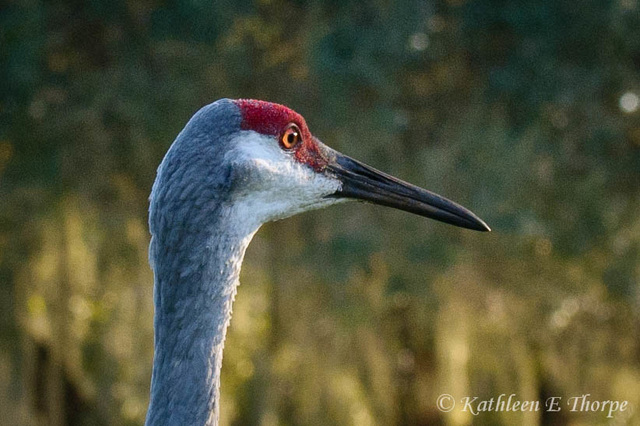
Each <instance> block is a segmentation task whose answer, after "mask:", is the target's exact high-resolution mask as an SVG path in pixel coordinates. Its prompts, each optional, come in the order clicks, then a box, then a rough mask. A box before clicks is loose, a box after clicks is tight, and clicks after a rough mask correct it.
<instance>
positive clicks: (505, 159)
mask: <svg viewBox="0 0 640 426" xmlns="http://www.w3.org/2000/svg"><path fill="white" fill-rule="evenodd" d="M639 7H640V5H638V3H637V1H636V0H620V1H607V2H600V1H595V0H587V1H585V2H582V3H580V5H577V4H576V3H575V2H570V1H565V0H563V1H551V0H544V1H536V2H533V1H525V0H516V1H511V2H506V3H505V2H492V1H489V0H475V1H472V0H467V1H465V0H456V1H433V2H423V1H400V2H392V3H389V2H379V1H370V2H351V1H347V2H335V1H281V0H270V1H256V2H253V3H251V2H232V1H225V2H215V4H209V3H206V2H164V3H163V2H153V1H144V2H133V1H121V0H119V1H115V2H110V3H101V2H81V1H53V2H45V3H39V2H30V1H24V0H17V1H13V2H10V3H8V4H6V5H4V6H2V7H1V8H0V79H1V81H2V84H1V85H0V195H1V196H2V199H3V202H2V203H0V218H1V220H0V277H1V279H0V287H1V288H0V294H2V297H1V298H0V324H1V327H0V359H1V362H0V412H1V413H3V423H4V422H6V423H7V424H12V425H13V424H15V425H33V424H50V425H63V424H65V425H66V424H70V425H88V424H98V425H100V424H127V425H128V424H130V425H137V424H142V423H143V421H144V415H145V412H146V404H147V398H148V386H149V380H150V374H151V359H152V341H153V337H152V336H153V330H152V312H153V306H152V275H151V272H150V270H149V267H148V265H147V260H146V258H147V244H148V233H147V230H146V229H147V228H146V210H147V197H148V193H149V191H150V187H151V183H152V182H153V178H154V174H155V168H156V167H157V164H159V162H160V160H161V158H162V156H163V155H164V152H165V151H166V149H167V148H168V146H169V144H170V143H171V141H172V140H173V138H174V137H175V135H176V134H177V133H178V132H179V131H180V129H181V128H182V126H183V125H184V123H185V122H186V121H187V120H188V118H189V117H190V116H191V114H192V113H193V112H195V111H196V110H197V109H198V108H199V107H200V106H202V105H204V104H206V103H209V102H211V101H213V100H215V99H218V98H220V97H249V98H260V99H266V100H270V101H274V102H281V103H285V104H288V105H289V106H291V107H293V108H294V109H296V110H297V111H299V112H300V113H302V114H303V115H304V116H305V117H306V119H307V122H308V123H309V124H310V126H311V128H312V130H313V131H314V133H315V134H316V135H317V136H319V137H320V138H321V139H322V140H323V141H325V142H326V143H328V144H329V145H331V146H333V147H335V148H337V149H340V150H341V151H343V152H345V153H348V154H349V155H353V156H354V157H357V158H360V159H362V160H364V161H366V162H367V163H370V164H373V165H375V166H376V167H378V168H381V169H384V170H386V171H388V172H391V173H393V174H396V175H399V176H401V177H403V178H405V179H407V180H410V181H412V182H415V183H417V184H419V185H421V186H425V187H428V188H429V189H432V190H434V191H436V192H439V193H442V194H445V195H447V196H448V197H451V198H453V199H455V200H458V201H460V202H461V203H462V204H464V205H466V206H468V207H470V208H472V209H473V210H474V211H476V212H477V213H479V215H480V216H481V217H483V218H484V219H485V220H487V222H488V223H489V224H490V225H491V226H492V228H493V229H494V232H493V233H492V234H488V235H477V234H473V233H469V232H466V231H461V230H458V229H454V228H451V227H446V226H444V225H439V224H435V223H432V222H428V221H424V220H420V219H418V218H416V217H412V216H410V215H407V214H403V213H401V212H395V211H386V210H384V209H378V208H375V207H371V206H365V205H355V204H354V205H344V206H339V207H335V208H333V209H330V210H327V211H321V212H312V213H308V214H305V215H302V216H300V217H296V218H292V219H288V220H287V221H283V222H277V223H273V224H268V225H266V226H265V227H264V229H263V230H261V231H260V232H259V233H258V235H257V236H256V239H255V241H254V242H253V243H252V245H251V246H250V249H249V252H248V255H247V259H246V261H245V266H244V269H243V275H242V280H241V281H242V283H243V285H242V286H241V288H240V291H239V293H238V298H237V301H236V305H235V310H234V318H233V321H232V325H231V328H230V330H229V336H228V344H227V348H226V352H225V361H224V367H223V384H222V391H223V405H222V418H223V422H224V424H234V425H240V424H262V425H271V424H354V425H360V424H362V425H369V424H383V425H387V424H411V425H419V424H450V425H463V424H505V425H506V424H527V425H536V424H601V423H602V422H605V421H607V419H606V418H605V417H604V414H602V413H572V412H569V411H566V410H564V411H562V412H561V413H533V414H532V413H514V412H510V413H483V414H482V415H481V416H478V417H472V416H470V414H469V413H465V412H462V411H461V410H454V411H452V412H450V413H441V412H439V411H438V410H437V407H436V405H435V402H436V398H437V397H438V395H440V394H442V393H450V394H452V395H454V396H455V397H456V398H461V397H463V396H467V395H475V396H479V397H480V398H481V399H488V398H491V397H497V396H498V395H500V394H501V393H506V394H511V393H516V394H517V395H518V397H519V398H520V399H522V400H544V398H546V397H548V396H562V397H563V398H565V399H566V398H569V397H572V396H579V395H582V394H583V393H590V394H592V396H593V398H594V399H599V400H605V399H615V400H624V399H626V400H628V401H629V402H630V404H631V405H632V406H633V407H635V408H634V409H635V410H636V411H634V412H626V413H621V414H619V415H617V416H616V418H615V422H616V423H615V424H637V423H638V422H639V421H640V420H639V418H638V414H637V409H638V407H640V397H639V395H640V341H639V340H640V335H639V334H638V330H639V326H640V315H639V309H638V308H639V305H640V292H639V291H638V283H639V278H640V269H639V267H638V265H639V260H640V220H639V219H638V218H639V216H638V214H637V212H638V209H639V207H640V206H639V205H638V204H639V202H638V200H639V197H638V196H639V195H640V194H638V188H639V185H638V183H639V177H640V112H639V111H638V96H639V95H640V81H639V79H638V70H639V68H640V34H639V31H640V30H639V29H640V22H639V21H640V15H639V14H638V8H639ZM634 105H635V106H634Z"/></svg>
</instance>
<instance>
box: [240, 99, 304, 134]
mask: <svg viewBox="0 0 640 426" xmlns="http://www.w3.org/2000/svg"><path fill="white" fill-rule="evenodd" d="M235 103H236V105H238V106H239V107H240V110H241V111H242V129H243V130H254V131H256V132H258V133H262V134H264V135H279V134H280V133H281V132H282V130H283V129H284V128H285V127H286V126H287V124H289V123H296V124H297V125H298V127H300V130H302V132H303V133H306V132H309V130H308V129H307V123H306V122H305V121H304V118H302V116H301V115H300V114H298V113H297V112H295V111H294V110H292V109H290V108H287V107H286V106H284V105H280V104H274V103H271V102H265V101H256V100H253V99H238V100H236V101H235ZM303 136H306V135H303Z"/></svg>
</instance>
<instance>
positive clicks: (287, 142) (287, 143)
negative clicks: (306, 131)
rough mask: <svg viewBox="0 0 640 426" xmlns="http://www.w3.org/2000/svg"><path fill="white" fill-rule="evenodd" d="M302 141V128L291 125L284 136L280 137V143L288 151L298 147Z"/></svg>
mask: <svg viewBox="0 0 640 426" xmlns="http://www.w3.org/2000/svg"><path fill="white" fill-rule="evenodd" d="M301 140H302V133H301V132H300V128H299V127H298V126H297V125H296V124H295V123H291V124H289V125H288V126H287V128H286V129H284V132H283V133H282V136H280V143H281V144H282V146H283V147H284V148H286V149H291V148H293V147H294V146H296V145H297V144H298V143H299V142H300V141H301Z"/></svg>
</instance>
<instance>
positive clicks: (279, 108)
mask: <svg viewBox="0 0 640 426" xmlns="http://www.w3.org/2000/svg"><path fill="white" fill-rule="evenodd" d="M234 102H235V103H236V105H238V107H240V111H241V112H242V125H241V128H242V129H243V130H253V131H255V132H258V133H261V134H263V135H273V136H275V137H278V136H280V135H281V134H282V132H283V131H284V130H285V128H286V127H287V125H288V124H289V123H296V124H297V125H298V127H299V128H300V132H301V133H302V135H301V136H302V143H300V144H299V145H298V146H297V147H296V148H294V157H295V159H296V160H297V161H299V162H301V163H304V164H307V165H309V166H311V167H312V168H313V169H315V170H316V171H319V170H322V169H323V168H324V167H325V166H326V165H327V160H326V159H325V157H324V155H322V153H321V152H320V150H319V148H318V145H317V144H316V142H315V139H314V137H313V136H312V135H311V132H310V131H309V128H308V127H307V123H306V122H305V121H304V118H303V117H302V116H301V115H300V114H298V113H297V112H295V111H294V110H292V109H290V108H287V107H286V106H284V105H280V104H274V103H271V102H265V101H257V100H253V99H238V100H235V101H234Z"/></svg>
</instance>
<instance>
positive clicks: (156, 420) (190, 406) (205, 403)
mask: <svg viewBox="0 0 640 426" xmlns="http://www.w3.org/2000/svg"><path fill="white" fill-rule="evenodd" d="M232 217H233V215H232V214H222V215H218V219H216V220H213V223H210V224H209V226H208V228H207V229H205V230H195V232H192V231H190V230H189V227H188V226H187V227H186V229H184V230H183V231H182V232H181V233H180V235H176V234H175V231H174V232H169V233H168V234H167V235H164V234H163V233H162V232H160V233H157V234H154V236H153V238H152V242H151V247H150V257H151V261H152V266H153V269H154V273H155V283H154V302H155V308H156V310H155V318H154V330H155V355H154V362H153V374H152V379H151V400H150V404H149V410H148V413H147V421H146V425H154V426H157V425H178V424H183V425H187V424H188V425H207V426H211V425H217V424H218V416H219V410H220V403H219V400H220V370H221V366H222V351H223V348H224V340H225V335H226V330H227V326H228V325H229V321H230V319H231V308H232V304H233V300H234V298H235V295H236V289H237V286H238V284H239V275H240V267H241V265H242V260H243V258H244V253H245V250H246V248H247V246H248V245H249V242H250V241H251V238H252V237H253V235H254V234H255V232H256V231H257V227H255V226H253V227H251V226H248V225H246V224H244V225H240V224H239V223H234V221H233V220H232V219H230V218H232ZM174 229H175V227H174Z"/></svg>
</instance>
